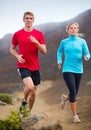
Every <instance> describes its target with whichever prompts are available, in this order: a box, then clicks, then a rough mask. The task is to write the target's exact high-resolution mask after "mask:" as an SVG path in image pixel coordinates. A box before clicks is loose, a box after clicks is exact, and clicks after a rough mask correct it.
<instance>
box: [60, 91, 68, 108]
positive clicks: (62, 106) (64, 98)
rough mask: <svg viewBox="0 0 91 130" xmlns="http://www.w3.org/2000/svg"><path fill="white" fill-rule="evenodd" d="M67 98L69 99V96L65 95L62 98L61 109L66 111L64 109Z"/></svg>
mask: <svg viewBox="0 0 91 130" xmlns="http://www.w3.org/2000/svg"><path fill="white" fill-rule="evenodd" d="M66 98H67V95H64V94H63V95H62V96H61V108H62V109H64V107H65V104H66V101H67V100H66Z"/></svg>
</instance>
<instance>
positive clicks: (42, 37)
mask: <svg viewBox="0 0 91 130" xmlns="http://www.w3.org/2000/svg"><path fill="white" fill-rule="evenodd" d="M39 42H40V44H46V41H45V38H44V35H43V33H42V32H41V34H40V40H39Z"/></svg>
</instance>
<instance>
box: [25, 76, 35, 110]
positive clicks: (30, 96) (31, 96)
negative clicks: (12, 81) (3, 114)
mask: <svg viewBox="0 0 91 130" xmlns="http://www.w3.org/2000/svg"><path fill="white" fill-rule="evenodd" d="M23 82H24V85H25V89H24V99H25V101H26V102H29V108H30V110H31V109H32V107H33V104H34V102H35V97H36V87H35V86H34V84H33V81H32V79H31V77H27V78H24V79H23Z"/></svg>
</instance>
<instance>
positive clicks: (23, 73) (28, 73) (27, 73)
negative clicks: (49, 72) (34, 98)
mask: <svg viewBox="0 0 91 130" xmlns="http://www.w3.org/2000/svg"><path fill="white" fill-rule="evenodd" d="M17 71H18V73H19V75H20V77H21V78H22V79H24V78H26V77H31V78H32V80H33V83H34V85H38V84H40V72H39V70H37V71H32V70H28V69H26V68H19V69H17Z"/></svg>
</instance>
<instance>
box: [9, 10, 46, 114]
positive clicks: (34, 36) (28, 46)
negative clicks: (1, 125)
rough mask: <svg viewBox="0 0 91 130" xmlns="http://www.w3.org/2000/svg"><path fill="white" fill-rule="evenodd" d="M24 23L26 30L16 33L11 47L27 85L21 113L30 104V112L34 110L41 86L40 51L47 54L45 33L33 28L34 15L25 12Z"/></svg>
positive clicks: (20, 73)
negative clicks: (39, 86)
mask: <svg viewBox="0 0 91 130" xmlns="http://www.w3.org/2000/svg"><path fill="white" fill-rule="evenodd" d="M23 22H24V25H25V26H24V28H23V29H21V30H19V31H17V32H15V33H14V35H13V37H12V44H11V47H10V53H11V54H12V55H13V56H15V57H16V58H17V60H18V62H17V70H18V72H19V75H20V76H21V78H22V80H23V83H24V85H25V89H24V99H23V100H22V104H21V107H20V111H21V113H23V109H24V108H25V107H26V106H27V105H28V104H29V110H31V109H32V107H33V104H34V102H35V98H36V88H37V86H38V85H39V84H40V73H39V69H40V65H39V58H38V51H40V52H41V53H43V54H46V53H47V49H46V43H45V39H44V36H43V33H42V32H41V31H39V30H37V29H34V28H33V23H34V14H33V13H32V12H25V13H24V16H23ZM17 46H18V51H17V49H16V47H17Z"/></svg>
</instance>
